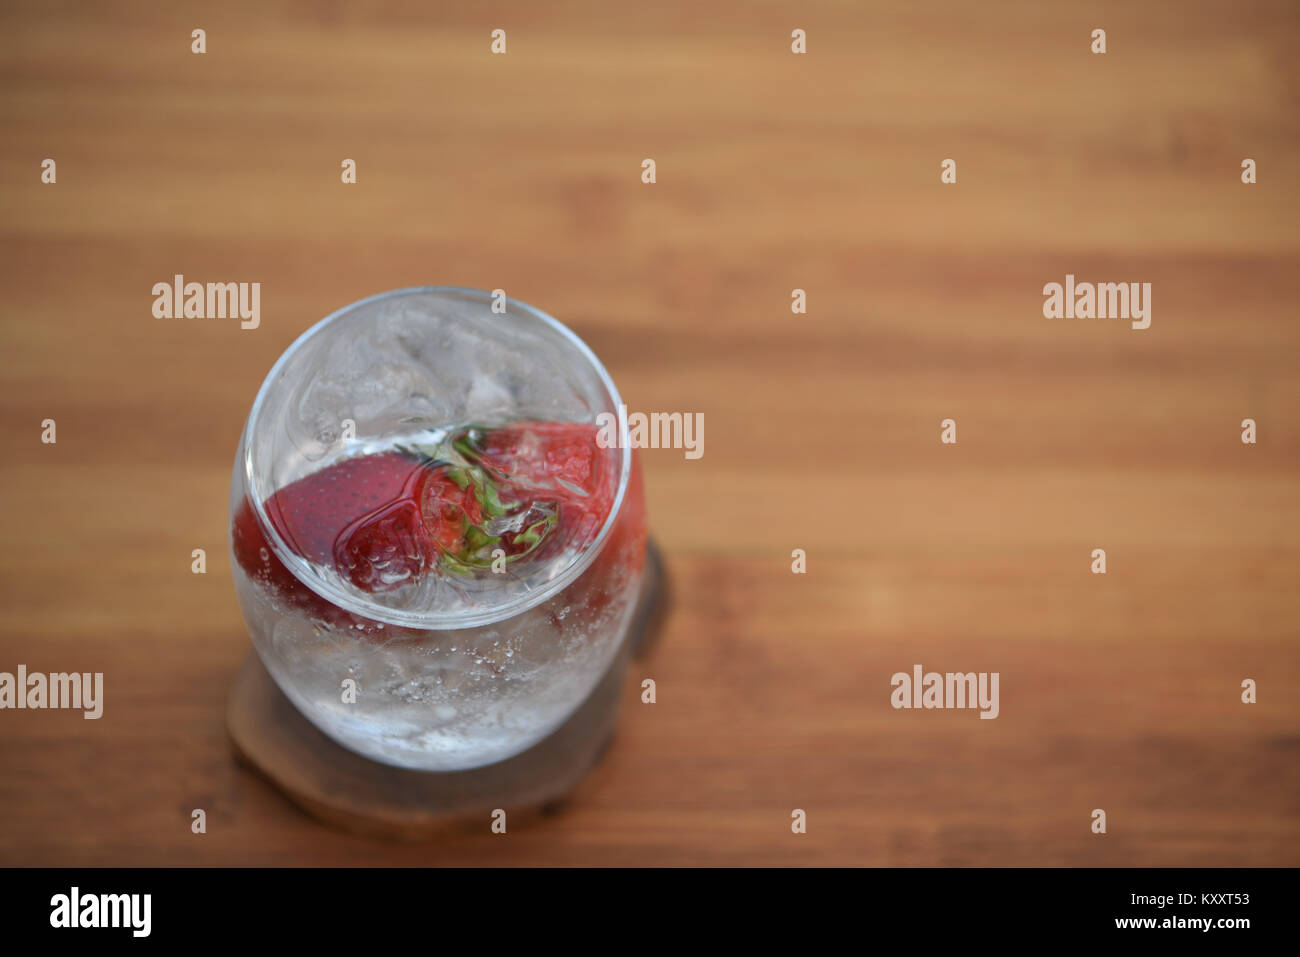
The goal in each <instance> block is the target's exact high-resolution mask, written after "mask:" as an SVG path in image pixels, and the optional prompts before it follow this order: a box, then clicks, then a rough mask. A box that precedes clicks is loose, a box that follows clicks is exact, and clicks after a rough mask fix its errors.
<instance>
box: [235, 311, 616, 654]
mask: <svg viewBox="0 0 1300 957" xmlns="http://www.w3.org/2000/svg"><path fill="white" fill-rule="evenodd" d="M430 294H432V295H448V294H451V295H457V296H462V297H466V298H469V299H475V300H478V301H480V302H484V301H487V300H490V299H492V298H493V296H492V293H490V292H487V291H486V290H483V289H473V288H469V287H466V286H407V287H405V288H402V289H390V290H389V291H387V292H381V293H376V294H375V295H373V296H367V297H365V298H364V299H358V300H356V301H355V302H350V303H348V304H347V305H345V306H343V307H341V308H339V309H336V310H334V311H333V312H331V313H330V314H329V315H327V316H326V317H325V318H323V319H320V320H318V321H317V322H315V323H313V324H312V325H311V326H309V327H308V328H307V329H306V331H304V332H303V333H302V334H301V335H299V336H298V338H297V339H295V340H294V341H293V342H292V343H291V344H290V345H289V347H288V348H287V349H285V350H284V352H282V353H281V354H280V357H279V358H278V359H276V361H275V364H274V365H272V366H271V369H270V371H269V372H267V374H266V378H264V379H263V380H262V385H261V387H260V388H259V389H258V390H257V396H256V398H254V399H253V407H252V409H251V410H250V411H249V413H248V419H247V420H246V422H245V425H244V433H243V437H242V439H241V442H240V445H241V447H240V457H241V458H242V460H243V477H244V486H245V494H246V495H247V497H248V499H249V501H250V502H251V504H252V508H253V515H254V517H255V519H256V521H257V524H258V525H259V526H260V528H261V531H262V534H263V536H264V537H265V538H266V541H267V544H268V545H269V546H270V548H271V551H272V552H274V554H275V556H276V557H277V558H278V559H279V560H280V561H281V563H283V564H284V566H285V568H287V569H288V570H289V573H290V574H292V575H293V577H294V578H295V579H297V580H298V582H300V583H301V584H302V585H304V586H305V587H307V588H309V589H311V590H312V591H313V592H315V593H316V594H317V595H319V596H320V597H321V598H323V599H325V600H326V601H328V602H330V603H331V604H333V605H336V606H338V607H339V608H342V609H343V610H344V611H347V612H349V613H351V614H354V615H357V616H358V617H362V618H366V619H369V620H372V621H378V622H383V623H385V624H390V625H397V626H400V627H406V628H417V629H421V630H424V631H454V630H457V629H461V628H476V627H480V626H483V625H490V624H494V623H496V622H501V621H505V620H507V619H510V618H514V617H515V616H517V615H521V614H523V613H524V612H526V611H528V610H529V609H532V608H535V607H537V606H538V605H541V604H543V603H544V602H546V601H549V600H550V599H551V598H554V597H555V596H556V595H558V594H559V593H560V592H562V591H564V589H565V588H567V587H568V586H569V585H571V584H573V582H575V581H577V580H578V578H579V577H580V576H581V575H582V574H583V573H584V572H585V571H586V570H587V569H588V568H589V567H590V566H591V563H592V562H594V561H595V560H596V556H597V555H598V554H600V551H601V549H602V548H603V547H604V545H605V542H606V540H607V539H608V538H609V535H610V530H611V529H612V528H613V527H614V523H615V522H616V521H617V520H618V517H619V515H620V513H621V512H622V508H623V499H624V497H625V496H626V493H627V488H628V485H629V483H630V481H631V476H632V448H631V443H630V441H629V439H628V425H627V418H626V417H625V416H623V415H622V414H621V413H620V410H621V409H622V406H623V400H622V397H621V396H620V395H619V392H618V387H617V386H615V385H614V380H613V379H612V378H611V377H610V375H609V372H608V371H607V370H606V369H605V366H604V364H603V363H602V362H601V361H600V359H598V358H597V357H596V354H595V353H594V352H592V351H591V348H590V347H589V346H588V345H587V344H586V343H585V342H583V341H582V339H581V338H579V337H578V335H577V333H575V332H574V331H573V330H572V329H570V328H569V327H568V326H566V325H564V323H562V322H560V321H559V320H558V319H556V318H555V317H554V316H552V315H550V314H549V313H547V312H544V311H543V310H541V309H538V308H537V307H536V306H532V305H529V304H528V303H526V302H522V301H520V300H518V299H513V298H511V297H509V296H507V297H506V301H507V302H508V303H509V304H510V306H511V307H518V308H519V309H521V310H522V311H523V312H524V313H525V314H526V315H528V316H531V317H532V318H533V319H536V320H539V321H541V322H542V323H543V324H545V325H546V326H549V327H550V328H551V329H552V330H554V331H555V332H558V333H559V334H560V335H561V337H563V338H564V339H565V340H566V341H567V342H568V344H569V345H571V346H572V347H573V348H574V349H576V350H577V352H578V354H579V355H580V356H582V357H583V358H585V359H586V360H587V362H588V363H589V364H590V366H591V369H592V370H593V371H595V373H596V376H597V378H598V379H599V380H600V384H601V385H602V386H603V387H604V389H605V391H606V392H607V393H608V396H609V399H610V401H611V402H612V404H613V406H614V410H615V416H616V418H617V421H618V446H619V449H620V450H621V452H622V455H621V456H620V461H619V476H618V489H617V491H616V493H615V495H614V501H613V504H612V505H611V506H610V509H609V514H608V515H607V516H605V522H604V524H603V525H602V526H601V527H600V531H599V532H598V533H597V534H596V537H595V538H594V539H592V541H591V542H590V543H589V544H588V545H587V547H586V548H584V549H583V550H582V552H581V554H579V555H578V557H577V558H576V559H574V560H573V561H572V562H570V563H569V564H568V565H567V566H566V567H565V568H564V570H563V571H562V572H561V573H560V574H558V575H556V576H555V577H554V578H552V579H550V581H548V582H546V583H545V584H544V585H543V586H541V587H539V588H536V589H534V590H532V591H529V592H525V593H524V594H522V595H519V596H517V597H516V598H515V599H513V600H511V601H509V602H507V603H506V604H504V605H501V606H499V607H495V608H493V609H491V610H488V611H482V612H478V613H468V614H467V613H465V612H455V613H450V614H448V613H444V614H439V613H436V612H428V611H406V610H403V609H399V608H386V607H384V606H383V605H377V604H376V605H371V604H369V603H364V602H363V601H361V600H360V599H358V598H357V596H355V595H352V594H349V593H348V592H345V591H343V589H341V588H339V587H338V586H336V585H335V584H334V583H333V582H332V581H329V580H328V579H325V578H322V577H320V576H319V575H316V574H313V573H312V571H311V569H312V565H311V562H309V561H308V560H307V559H306V558H304V557H303V556H301V555H299V554H298V553H297V552H295V551H294V550H293V549H292V548H290V547H289V545H288V543H287V542H286V541H285V540H284V539H283V538H282V537H281V535H280V533H279V531H278V530H277V529H276V528H275V525H274V523H273V522H271V521H270V519H269V518H268V517H267V514H266V508H265V505H264V504H263V499H262V496H261V494H260V492H261V483H258V482H256V481H255V479H254V468H253V445H254V443H253V436H254V434H256V432H257V427H258V424H259V421H260V417H261V414H262V410H263V405H264V403H265V401H266V397H267V395H268V393H269V391H270V389H271V386H272V383H274V382H276V381H277V379H278V378H279V376H280V375H281V374H282V373H283V372H284V370H285V368H286V366H287V365H288V363H289V361H290V360H291V359H292V358H293V356H295V355H296V354H297V353H298V352H299V350H300V349H302V347H303V346H304V345H305V344H306V343H307V342H308V341H309V340H310V339H311V338H312V337H313V336H315V335H316V334H317V333H319V332H320V331H321V330H322V329H324V328H325V327H326V326H328V325H329V324H330V323H332V322H334V321H336V320H338V319H341V318H343V317H344V316H346V315H348V314H350V313H352V312H354V311H355V310H357V309H360V308H363V307H365V306H370V305H374V304H375V303H378V302H383V301H384V300H387V299H396V298H399V297H404V296H415V295H430ZM274 491H275V490H271V492H270V493H269V494H268V497H269V495H270V494H274Z"/></svg>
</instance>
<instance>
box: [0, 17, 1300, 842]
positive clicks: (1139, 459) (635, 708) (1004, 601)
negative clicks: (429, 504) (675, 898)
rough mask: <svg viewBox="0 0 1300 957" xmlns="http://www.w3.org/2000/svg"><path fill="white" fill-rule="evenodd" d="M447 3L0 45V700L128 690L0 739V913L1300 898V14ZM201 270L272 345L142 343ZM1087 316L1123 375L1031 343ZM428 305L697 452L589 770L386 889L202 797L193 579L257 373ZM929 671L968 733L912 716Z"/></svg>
mask: <svg viewBox="0 0 1300 957" xmlns="http://www.w3.org/2000/svg"><path fill="white" fill-rule="evenodd" d="M445 6H446V7H447V9H446V10H445V11H442V12H440V13H438V14H436V15H435V14H434V13H432V12H429V13H421V12H417V10H422V9H423V6H420V7H416V6H414V5H413V6H412V8H411V9H410V10H408V11H405V12H403V11H401V10H399V9H397V8H396V7H395V6H393V5H390V4H381V3H374V4H353V3H349V4H347V5H344V4H336V3H320V4H315V5H308V4H286V5H278V6H267V5H254V4H230V5H227V4H221V5H217V6H210V5H209V6H207V7H205V8H204V9H203V11H202V12H201V13H188V12H186V11H184V10H183V9H180V8H178V7H177V6H175V5H168V6H167V7H166V8H165V9H163V8H159V7H158V5H157V4H152V3H143V2H140V3H125V4H118V3H115V4H112V5H111V6H101V5H89V4H88V5H86V8H85V10H84V11H82V12H75V13H74V12H73V11H70V10H55V9H46V8H43V7H40V8H36V9H25V10H14V9H7V10H5V12H4V13H3V14H2V15H0V16H2V19H0V68H2V69H3V74H4V84H3V92H2V93H0V126H2V127H3V130H4V140H5V145H4V148H3V150H2V151H0V203H2V205H3V209H4V214H3V219H2V220H0V222H2V224H3V225H2V226H0V242H2V244H3V247H2V251H3V256H2V257H0V262H2V263H3V265H2V266H0V270H2V271H3V290H4V295H3V298H2V299H0V308H2V310H3V320H2V322H0V344H2V347H3V354H4V356H5V359H6V362H5V363H4V370H3V373H0V375H2V376H3V381H2V386H3V395H4V401H3V403H0V421H2V422H3V426H4V436H5V438H6V447H5V454H4V458H3V464H2V465H0V489H2V492H3V501H4V512H3V515H4V521H3V523H0V536H3V546H4V547H3V551H2V552H0V556H2V557H0V561H2V562H3V576H2V578H0V601H2V602H3V607H4V614H3V618H2V619H0V670H4V671H11V672H12V671H13V670H15V668H16V666H17V665H18V664H25V665H26V666H27V667H28V669H29V670H31V671H65V670H77V671H102V672H103V673H104V674H105V688H106V691H105V694H106V701H105V709H104V716H103V718H102V719H100V720H99V721H86V720H83V719H82V717H81V714H80V713H76V712H68V711H44V712H34V711H21V712H19V711H4V712H0V767H2V768H3V773H0V863H4V864H20V865H31V864H60V865H107V864H178V865H227V864H311V865H315V864H559V865H571V864H652V865H664V864H672V865H685V864H728V865H733V864H746V865H748V864H801V865H802V864H872V865H968V864H993V865H1003V864H1007V865H1010V864H1022V865H1023V864H1028V865H1107V864H1109V865H1145V864H1152V865H1193V864H1197V865H1257V864H1266V865H1292V866H1294V865H1297V864H1300V696H1297V693H1296V688H1297V683H1298V682H1300V653H1298V652H1297V626H1298V624H1300V589H1298V588H1297V579H1298V578H1300V537H1298V533H1300V497H1298V496H1297V478H1300V375H1298V374H1297V354H1298V350H1300V325H1298V324H1297V315H1296V306H1295V302H1296V299H1297V296H1298V295H1300V269H1298V268H1297V267H1300V239H1298V237H1297V230H1296V222H1297V218H1298V216H1300V190H1298V189H1297V185H1296V184H1297V182H1300V114H1297V112H1296V110H1295V103H1296V98H1297V95H1298V93H1300V68H1298V67H1297V65H1296V64H1297V61H1296V58H1295V53H1294V51H1295V49H1296V48H1297V44H1300V16H1297V12H1296V7H1295V5H1294V4H1293V3H1290V2H1286V0H1281V2H1275V3H1274V2H1260V3H1250V4H1246V5H1245V6H1242V5H1240V4H1238V5H1230V4H1216V3H1173V2H1170V3H1159V4H1156V3H1151V4H1141V5H1138V6H1136V7H1135V5H1133V4H1126V3H1118V2H1117V3H1106V4H1093V3H1088V4H1083V3H1073V4H1050V5H1044V4H1039V3H1032V2H1025V3H1016V4H993V5H974V6H972V5H970V4H958V3H952V4H950V5H948V11H947V15H941V14H940V12H937V11H934V10H933V9H932V8H931V7H929V6H927V7H926V8H925V11H924V12H922V9H921V8H920V7H917V6H916V5H914V4H910V3H907V2H903V0H894V2H886V3H875V4H871V5H869V6H861V5H854V4H847V3H845V4H831V3H826V4H821V5H818V6H817V7H816V8H815V9H813V8H808V7H806V6H799V7H797V8H796V7H793V6H792V5H790V4H786V3H775V2H773V3H764V4H759V5H750V4H739V3H736V4H727V5H717V4H711V5H707V6H703V5H699V4H694V3H687V2H681V0H673V2H669V3H667V4H652V5H643V6H642V7H640V8H634V7H628V8H627V9H622V7H623V5H620V7H619V9H618V11H617V12H615V11H614V9H613V8H610V7H609V6H608V5H606V4H601V3H596V2H581V3H579V2H571V3H562V4H559V5H558V6H557V5H547V6H548V8H552V9H550V10H549V11H548V12H542V10H541V9H538V8H536V7H535V5H528V4H522V3H516V4H507V5H504V6H503V5H497V6H496V7H494V9H493V10H492V12H491V13H490V15H489V14H488V13H486V12H482V11H479V10H478V9H477V8H465V9H461V8H458V7H454V6H453V5H445ZM200 27H201V28H203V29H205V30H206V37H207V41H206V42H207V52H206V53H205V54H202V55H196V54H193V53H191V30H193V29H194V28H200ZM498 27H500V28H504V29H505V30H506V31H507V44H508V46H507V51H508V52H507V53H506V55H504V56H500V55H492V54H491V52H490V50H489V44H490V31H491V30H492V29H494V28H498ZM1097 27H1101V28H1104V29H1106V30H1107V35H1108V52H1107V53H1106V54H1104V55H1098V54H1093V53H1092V52H1090V49H1089V46H1090V43H1091V40H1090V33H1091V31H1092V30H1093V29H1094V28H1097ZM795 28H802V29H805V30H806V31H807V35H808V51H809V52H808V53H807V54H806V55H802V56H800V55H795V54H792V53H791V51H790V43H791V39H790V36H791V31H792V30H793V29H795ZM47 157H48V158H53V159H55V160H56V163H57V167H56V170H57V181H56V183H55V184H53V185H49V184H43V183H42V182H41V178H40V177H41V161H42V160H43V159H45V158H47ZM1247 157H1249V158H1253V159H1254V160H1255V161H1256V163H1257V164H1258V183H1257V184H1255V185H1245V184H1243V183H1242V182H1241V179H1240V174H1241V162H1242V160H1243V159H1244V158H1247ZM345 158H350V159H353V160H355V161H356V164H357V174H358V175H357V180H358V181H357V183H356V184H355V185H344V184H343V183H342V182H341V177H340V164H341V163H342V161H343V160H344V159H345ZM645 158H653V159H654V160H655V161H656V165H657V170H656V172H657V182H656V183H654V184H653V185H647V184H644V183H642V181H641V169H642V165H641V164H642V160H643V159H645ZM946 158H952V159H955V160H956V163H957V171H958V181H957V183H956V184H950V185H945V184H943V183H941V182H940V164H941V162H942V161H943V160H944V159H946ZM177 273H180V274H183V275H185V276H186V277H188V278H190V279H193V280H197V281H250V282H251V281H257V282H261V283H262V316H261V325H260V327H259V328H258V329H256V330H241V329H240V328H239V326H238V324H237V323H236V322H232V321H228V320H193V319H191V320H164V319H156V318H154V316H153V315H152V313H151V304H152V299H153V297H152V293H151V288H152V286H153V285H154V283H157V282H160V281H161V282H168V281H170V280H171V277H172V276H173V275H174V274H177ZM1067 273H1069V274H1073V275H1076V276H1077V277H1078V278H1079V279H1080V280H1093V281H1134V282H1150V283H1151V284H1152V289H1153V293H1152V307H1153V312H1152V324H1151V327H1150V328H1149V329H1146V330H1134V329H1132V328H1130V326H1129V324H1128V323H1126V322H1123V321H1114V320H1100V319H1091V320H1090V319H1078V320H1065V319H1059V320H1055V319H1046V318H1044V317H1043V315H1042V306H1043V294H1042V287H1043V286H1044V284H1045V283H1048V282H1053V281H1055V282H1063V281H1064V277H1065V275H1066V274H1067ZM425 283H448V284H456V285H465V286H475V287H480V288H488V289H491V288H498V287H499V288H504V289H505V290H507V291H508V293H509V294H510V295H512V296H515V297H518V298H520V299H523V300H525V301H527V302H531V303H534V304H536V305H538V306H541V307H542V308H544V309H546V310H548V311H550V312H551V313H552V314H554V315H556V316H558V317H559V318H561V319H562V320H564V321H565V322H567V323H569V324H570V325H571V326H572V327H573V328H574V329H575V330H576V331H577V332H578V333H579V334H580V335H582V336H583V337H584V338H585V339H586V340H587V341H588V342H589V343H590V344H591V345H592V347H593V348H594V349H595V350H596V351H597V353H598V354H599V355H600V356H601V357H602V358H603V359H604V360H605V362H606V364H607V366H608V367H609V369H610V370H611V372H612V374H613V375H614V377H615V379H616V381H617V382H618V384H619V386H620V388H621V389H622V391H623V394H624V396H625V397H626V399H627V401H628V404H629V405H630V406H631V407H632V409H633V410H645V411H688V412H702V413H704V416H705V421H706V425H707V429H706V433H705V443H706V444H705V454H704V457H703V458H701V459H699V460H695V461H690V460H687V459H686V458H685V456H684V455H683V453H682V452H681V451H672V450H654V451H647V452H646V453H645V466H646V475H647V482H648V490H649V500H650V509H651V515H652V523H653V529H654V533H655V535H656V536H657V537H658V539H659V541H660V542H661V543H662V545H663V547H664V550H665V553H666V555H667V559H668V564H669V568H670V571H671V574H672V576H673V578H674V583H675V587H676V604H675V606H674V608H673V610H672V613H671V616H670V618H669V620H668V622H667V625H666V630H665V633H664V635H663V637H662V641H661V643H660V644H659V645H658V647H657V649H656V651H655V653H654V655H653V656H652V657H651V658H650V659H649V660H648V661H646V662H645V663H643V664H641V665H638V666H637V668H636V669H635V673H634V674H632V675H630V676H629V678H628V682H627V687H626V701H625V710H624V714H623V717H622V721H621V727H620V732H619V734H618V737H617V740H616V742H615V744H614V747H613V748H612V750H611V751H610V752H609V754H608V756H607V758H606V759H605V760H604V762H603V763H602V764H601V765H600V766H599V768H598V769H597V770H596V771H595V772H594V773H593V774H592V775H591V776H590V777H589V778H587V779H586V780H585V782H584V783H583V785H582V786H581V787H580V789H579V790H578V791H577V792H576V793H575V794H574V795H573V798H572V800H571V802H570V803H569V804H568V806H567V807H566V808H565V809H564V811H563V812H562V813H560V814H558V815H555V816H553V817H549V818H547V819H545V820H543V821H541V822H540V823H538V824H535V825H533V826H530V827H528V828H519V829H515V830H512V831H510V832H509V833H508V835H507V836H506V837H504V838H503V837H500V836H497V835H492V834H491V833H489V830H488V826H487V822H486V821H485V823H484V826H483V828H482V829H481V831H478V832H473V833H464V834H458V835H454V836H451V837H449V838H447V839H446V840H444V841H441V842H438V843H435V844H432V845H427V844H426V845H394V844H387V843H382V842H376V841H370V840H364V839H361V838H356V837H351V836H348V835H345V834H342V833H338V832H334V831H331V830H329V829H326V828H323V827H322V826H320V825H318V824H317V823H315V822H314V821H313V820H312V819H310V818H308V817H307V816H305V815H304V814H302V813H301V812H299V811H298V810H297V809H295V808H294V807H293V806H292V805H291V804H289V803H288V802H287V801H285V800H284V799H283V798H282V797H280V796H279V795H278V794H277V793H276V792H275V791H274V790H272V789H271V788H270V787H268V786H267V785H266V784H265V783H264V782H263V781H262V780H261V779H259V778H257V777H255V776H253V775H252V774H250V773H249V772H248V771H247V770H245V769H243V768H242V767H239V766H237V765H236V764H235V763H234V761H233V760H232V757H231V752H230V747H229V744H228V741H227V738H226V732H225V730H224V727H223V707H224V704H225V701H226V695H227V691H228V687H229V684H230V682H231V680H232V678H233V676H234V674H235V672H236V670H237V668H238V666H239V663H240V661H241V659H242V658H243V656H244V654H245V652H246V651H247V649H248V638H247V636H246V634H245V632H244V629H243V624H242V620H241V618H240V614H239V610H238V608H237V605H236V602H235V599H234V594H233V589H232V587H231V581H230V576H229V568H228V563H227V558H226V552H225V547H226V546H225V535H226V531H225V529H226V515H227V495H228V486H229V476H230V466H231V462H232V459H233V455H234V450H235V444H236V440H237V438H238V436H239V432H240V429H241V426H242V423H243V419H244V417H245V415H246V414H247V411H248V407H249V404H250V402H251V400H252V397H253V395H254V393H255V391H256V389H257V387H258V385H259V384H260V382H261V380H262V378H263V376H264V375H265V374H266V372H267V370H268V369H269V367H270V365H271V364H272V362H273V361H274V360H275V358H276V357H277V356H278V355H279V354H280V352H281V351H282V350H283V349H284V348H285V347H286V346H287V345H288V344H289V343H290V342H291V341H292V340H293V339H294V338H295V337H296V336H297V335H298V334H299V333H300V332H301V331H302V330H303V329H305V328H306V327H307V326H308V325H310V324H311V323H312V322H314V321H315V320H316V319H318V318H319V317H321V316H323V315H325V314H327V313H328V312H330V311H332V310H333V309H335V308H337V307H339V306H341V305H343V304H345V303H347V302H350V301H352V300H355V299H358V298H360V297H362V296H365V295H369V294H371V293H374V292H378V291H381V290H384V289H390V288H396V287H401V286H408V285H416V284H425ZM795 288H801V289H804V290H806V291H807V297H808V313H807V315H794V314H792V312H791V308H790V303H791V291H792V290H793V289H795ZM1247 417H1249V418H1253V419H1255V420H1256V422H1257V426H1258V442H1257V444H1254V445H1246V444H1243V443H1242V442H1241V440H1240V434H1241V425H1240V423H1241V421H1242V419H1244V418H1247ZM46 418H53V419H55V420H56V422H57V444H54V445H47V444H42V442H41V441H40V433H41V422H42V420H43V419H46ZM945 418H952V419H954V420H955V421H956V422H957V424H958V442H957V444H956V445H945V444H943V443H941V442H940V422H941V420H943V419H945ZM195 548H204V549H206V550H207V556H208V562H207V573H206V574H205V575H195V574H192V573H191V551H192V550H193V549H195ZM795 548H802V549H805V550H806V552H807V556H808V559H807V561H808V565H807V574H804V575H796V574H792V572H791V552H792V550H793V549H795ZM1094 548H1104V549H1105V550H1106V552H1107V562H1108V571H1107V574H1105V575H1104V576H1103V575H1094V574H1092V573H1091V572H1090V565H1091V562H1092V559H1091V552H1092V550H1093V549H1094ZM918 663H919V664H922V665H923V666H924V667H925V668H926V669H927V670H931V669H933V670H937V671H988V672H993V671H996V672H998V673H999V674H1000V676H1001V683H1000V688H1001V701H1000V706H1001V714H1000V717H998V718H997V719H996V720H991V721H989V720H979V719H977V718H976V716H975V714H974V713H973V712H971V711H940V710H935V711H924V710H922V711H901V710H894V709H893V708H891V706H890V690H891V689H890V676H891V675H892V674H893V673H895V672H898V671H910V670H911V668H912V666H913V665H914V664H918ZM642 677H653V678H654V679H655V680H656V682H657V684H658V703H657V704H655V705H653V706H650V705H642V704H641V703H640V701H639V694H638V687H637V685H638V684H639V681H640V679H641V678H642ZM1245 678H1253V679H1254V680H1255V681H1256V682H1257V683H1258V703H1256V704H1253V705H1249V704H1243V703H1242V702H1241V700H1240V695H1241V689H1240V686H1241V682H1242V680H1243V679H1245ZM194 808H203V809H205V810H206V813H207V821H208V831H207V833H206V834H205V835H195V834H192V833H191V830H190V820H191V811H192V809H194ZM795 808H801V809H804V810H805V811H806V812H807V818H808V832H807V833H806V834H804V835H796V834H792V833H791V827H790V821H791V812H792V810H793V809H795ZM1094 808H1103V809H1105V810H1106V812H1107V815H1108V829H1107V833H1106V834H1105V835H1096V834H1093V833H1092V832H1091V830H1090V824H1091V821H1092V819H1091V812H1092V810H1093V809H1094Z"/></svg>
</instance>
